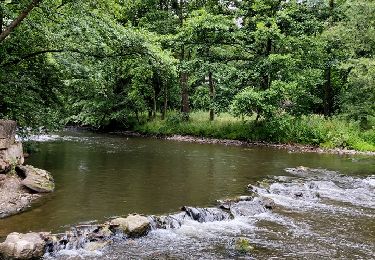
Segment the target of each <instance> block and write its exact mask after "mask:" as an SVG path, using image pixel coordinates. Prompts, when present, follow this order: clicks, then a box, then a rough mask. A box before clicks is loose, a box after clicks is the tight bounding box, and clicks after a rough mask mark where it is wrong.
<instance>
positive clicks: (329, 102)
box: [323, 0, 335, 116]
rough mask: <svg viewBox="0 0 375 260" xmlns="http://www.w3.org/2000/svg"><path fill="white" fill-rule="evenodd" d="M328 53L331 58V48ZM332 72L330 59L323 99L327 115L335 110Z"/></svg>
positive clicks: (330, 0) (331, 18) (332, 0)
mask: <svg viewBox="0 0 375 260" xmlns="http://www.w3.org/2000/svg"><path fill="white" fill-rule="evenodd" d="M334 6H335V4H334V0H329V12H330V17H329V26H330V27H332V26H333V11H334ZM327 55H328V57H329V59H331V56H332V50H331V48H328V50H327ZM331 74H332V65H331V63H330V61H329V62H328V63H327V65H326V68H325V72H324V77H325V83H324V99H323V113H324V115H325V116H330V115H332V111H333V98H334V96H333V88H332V82H331Z"/></svg>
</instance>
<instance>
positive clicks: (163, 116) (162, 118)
mask: <svg viewBox="0 0 375 260" xmlns="http://www.w3.org/2000/svg"><path fill="white" fill-rule="evenodd" d="M167 109H168V89H167V86H166V85H165V86H164V106H163V111H162V113H161V120H164V119H165V117H166V116H167Z"/></svg>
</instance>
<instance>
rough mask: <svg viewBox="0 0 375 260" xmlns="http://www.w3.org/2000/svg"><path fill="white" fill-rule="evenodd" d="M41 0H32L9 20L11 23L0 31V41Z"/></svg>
mask: <svg viewBox="0 0 375 260" xmlns="http://www.w3.org/2000/svg"><path fill="white" fill-rule="evenodd" d="M40 2H42V0H33V1H32V2H31V3H30V4H29V5H28V6H27V7H26V9H25V10H23V11H22V12H21V14H20V15H19V16H18V17H17V18H16V19H15V20H13V22H11V24H10V25H9V26H8V27H7V28H5V29H4V31H1V33H0V43H1V42H2V41H4V40H5V38H6V37H8V36H9V34H10V33H11V32H12V31H13V30H14V29H15V28H17V27H18V26H19V25H20V24H21V22H22V21H23V20H24V19H25V18H26V17H27V16H28V15H29V13H30V12H31V11H32V10H33V9H34V7H36V6H37V5H38V4H39V3H40Z"/></svg>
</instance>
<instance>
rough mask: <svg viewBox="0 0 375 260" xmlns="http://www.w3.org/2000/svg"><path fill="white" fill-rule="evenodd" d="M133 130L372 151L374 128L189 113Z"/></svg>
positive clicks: (321, 120)
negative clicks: (215, 116) (210, 116)
mask: <svg viewBox="0 0 375 260" xmlns="http://www.w3.org/2000/svg"><path fill="white" fill-rule="evenodd" d="M203 115H204V116H205V117H203ZM133 130H134V131H136V132H138V133H141V134H144V135H153V136H173V135H182V136H187V135H188V136H192V137H199V138H202V137H203V138H215V139H227V140H239V141H245V142H261V143H268V144H273V145H276V146H279V145H280V144H286V145H288V147H290V145H292V146H293V145H294V144H299V145H305V146H306V145H307V146H312V147H314V148H320V149H323V150H325V151H331V150H335V151H339V150H355V151H362V152H375V128H374V127H373V128H371V129H368V130H363V129H361V127H360V124H359V123H356V122H348V121H346V120H344V119H340V118H325V117H323V116H320V115H309V116H300V117H294V116H290V115H280V116H277V117H274V118H271V119H269V120H259V121H256V120H254V119H252V118H248V120H239V119H237V118H234V117H231V116H229V115H228V114H222V115H220V116H219V117H217V119H216V120H215V121H208V119H207V116H206V114H203V113H202V112H194V113H191V116H190V120H189V121H184V120H183V118H182V117H181V116H179V114H173V115H171V116H169V117H168V118H167V119H166V120H159V119H155V120H153V121H148V122H144V123H141V124H137V125H135V126H134V128H133ZM296 147H298V145H297V146H296ZM310 148H311V147H310ZM310 148H309V150H311V149H310Z"/></svg>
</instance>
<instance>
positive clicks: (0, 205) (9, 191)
mask: <svg viewBox="0 0 375 260" xmlns="http://www.w3.org/2000/svg"><path fill="white" fill-rule="evenodd" d="M39 197H40V195H38V194H32V193H30V192H29V190H27V189H26V188H25V187H24V186H23V185H22V184H21V179H20V178H19V177H18V176H16V175H11V174H7V175H4V174H0V218H4V217H7V216H10V215H14V214H17V213H20V212H22V211H24V210H25V209H27V208H28V207H29V206H30V204H31V202H33V201H34V200H36V199H37V198H39Z"/></svg>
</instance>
